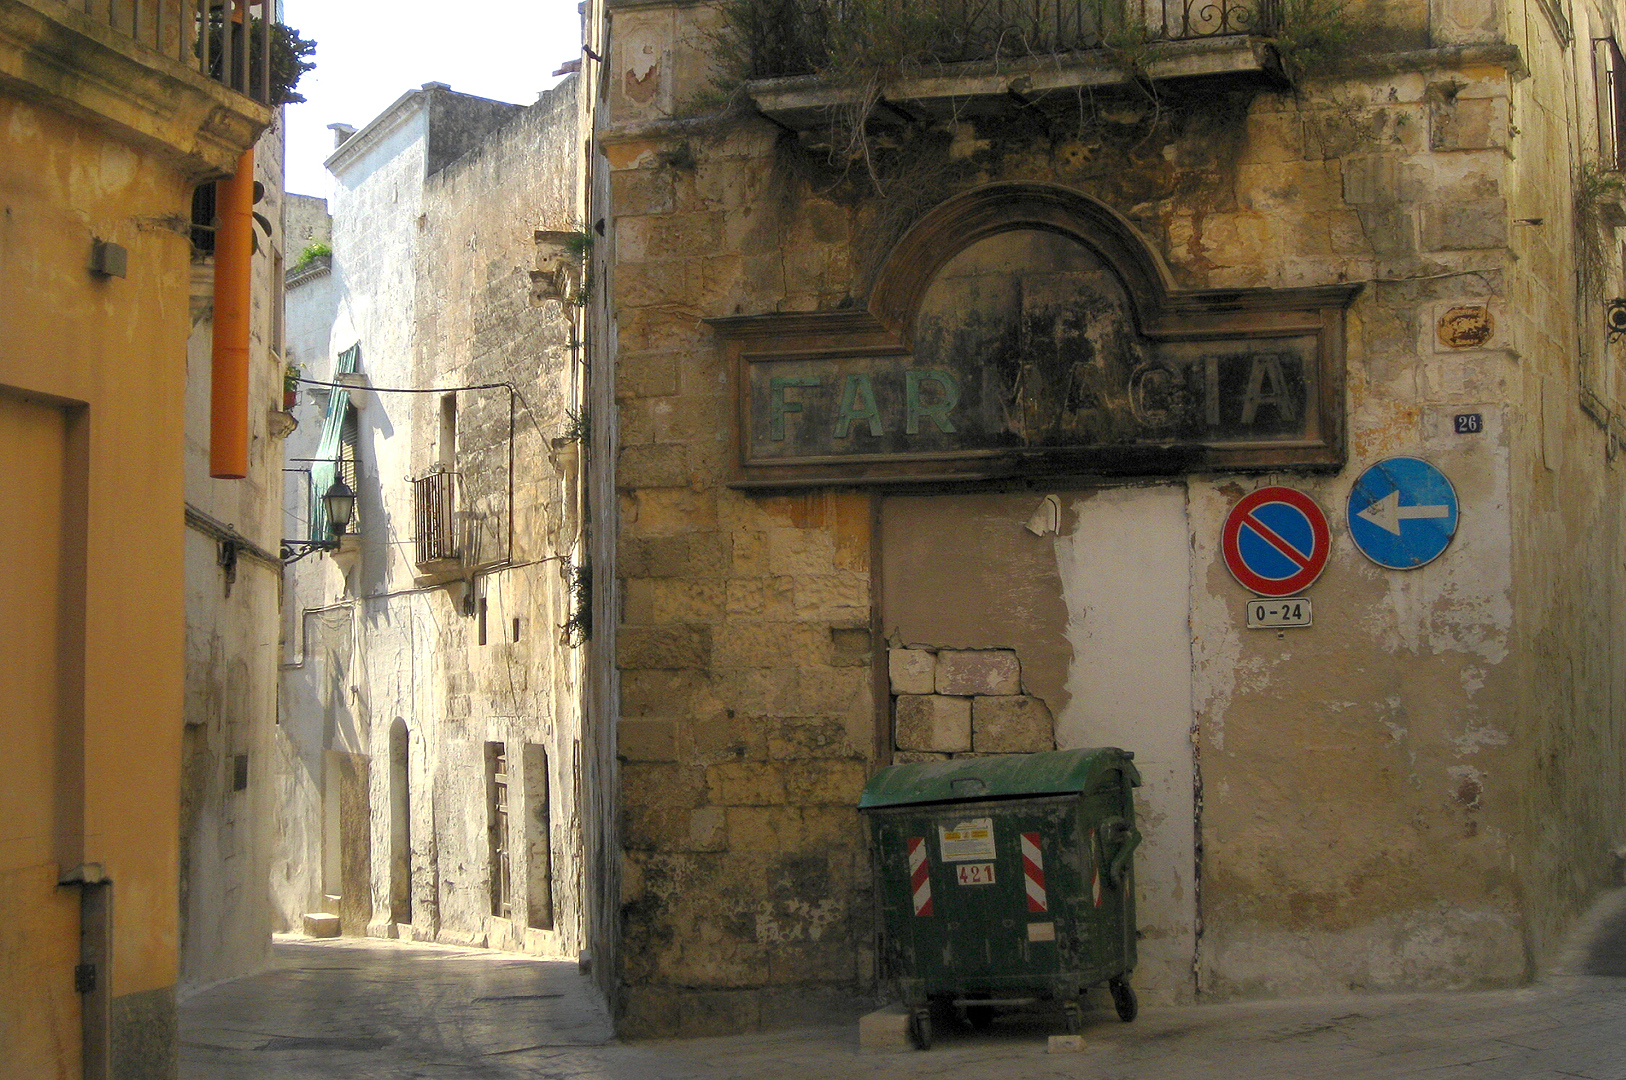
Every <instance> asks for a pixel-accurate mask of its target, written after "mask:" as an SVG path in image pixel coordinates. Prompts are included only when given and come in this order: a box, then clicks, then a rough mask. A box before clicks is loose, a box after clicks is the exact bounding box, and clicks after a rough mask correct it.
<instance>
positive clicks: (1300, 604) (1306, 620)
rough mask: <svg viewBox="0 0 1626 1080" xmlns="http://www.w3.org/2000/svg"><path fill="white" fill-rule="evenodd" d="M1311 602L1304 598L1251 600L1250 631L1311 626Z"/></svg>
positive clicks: (1249, 608) (1249, 611)
mask: <svg viewBox="0 0 1626 1080" xmlns="http://www.w3.org/2000/svg"><path fill="white" fill-rule="evenodd" d="M1310 623H1311V619H1310V601H1308V600H1306V599H1305V598H1304V597H1302V596H1295V597H1289V598H1287V599H1285V600H1249V601H1248V629H1250V630H1268V629H1273V628H1275V627H1278V626H1309V625H1310Z"/></svg>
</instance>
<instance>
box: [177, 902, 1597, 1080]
mask: <svg viewBox="0 0 1626 1080" xmlns="http://www.w3.org/2000/svg"><path fill="white" fill-rule="evenodd" d="M1623 910H1626V908H1623V907H1622V903H1621V900H1620V898H1619V897H1616V898H1614V899H1613V900H1612V901H1611V902H1610V903H1609V904H1606V905H1604V906H1603V907H1602V908H1600V913H1599V915H1597V916H1596V917H1595V919H1594V920H1593V925H1596V926H1598V927H1600V935H1599V936H1598V938H1597V940H1596V943H1594V944H1592V945H1591V946H1590V947H1588V948H1583V949H1579V950H1577V951H1576V952H1575V953H1574V954H1573V956H1572V957H1571V958H1570V960H1569V961H1568V962H1567V963H1566V965H1565V966H1566V968H1567V969H1568V970H1570V971H1575V972H1587V971H1604V972H1615V971H1623V970H1626V967H1622V963H1621V961H1622V957H1623V955H1626V953H1623V951H1622V944H1623V939H1626V918H1623V917H1622V914H1621V913H1622V911H1623ZM937 1028H938V1034H937V1040H936V1045H935V1046H934V1048H933V1049H932V1050H931V1051H929V1052H926V1053H910V1052H906V1053H892V1054H860V1053H859V1051H858V1028H857V1025H856V1023H853V1024H844V1025H829V1026H822V1027H809V1028H803V1029H795V1030H787V1031H778V1032H772V1033H768V1034H762V1035H750V1036H742V1037H736V1038H717V1039H695V1040H689V1041H682V1042H678V1041H652V1042H638V1043H630V1044H627V1043H618V1042H616V1041H614V1039H613V1038H612V1036H611V1032H610V1025H609V1019H608V1016H607V1014H606V1012H605V1010H604V1007H603V1004H602V1003H601V1002H600V1001H599V1000H598V997H597V995H596V994H595V992H594V990H593V988H592V985H591V983H590V982H589V981H588V980H587V979H586V978H584V977H583V976H581V975H580V974H578V972H577V971H576V968H575V965H573V964H569V963H562V962H555V961H539V960H532V959H527V958H524V957H519V956H515V955H513V954H510V953H498V952H488V951H484V950H478V949H454V948H448V947H444V946H436V945H418V944H406V943H399V942H391V941H373V940H357V939H344V940H336V941H308V940H305V939H301V938H279V939H278V940H277V943H276V945H275V949H274V963H273V967H272V969H271V970H269V971H267V972H265V973H263V974H260V975H256V976H252V977H250V978H245V979H239V980H236V981H234V982H231V983H227V984H225V985H222V986H218V987H215V988H214V989H212V990H208V991H205V992H203V993H201V994H198V995H196V996H195V997H192V998H190V999H188V1000H187V1001H186V1002H184V1003H183V1005H182V1009H181V1032H182V1039H183V1047H182V1056H181V1077H182V1080H251V1078H252V1080H373V1078H380V1080H381V1078H386V1077H387V1078H390V1080H397V1078H408V1077H436V1078H446V1080H461V1078H465V1077H467V1078H471V1080H474V1078H479V1080H510V1078H513V1080H520V1078H534V1080H543V1078H547V1080H690V1078H693V1080H701V1078H705V1080H713V1078H715V1080H722V1078H740V1080H746V1078H750V1080H755V1078H784V1080H801V1078H807V1080H815V1078H825V1077H829V1076H832V1075H840V1076H842V1077H843V1078H844V1080H866V1078H880V1077H888V1078H922V1080H925V1078H937V1077H990V1076H998V1077H1001V1078H1002V1080H1004V1078H1012V1080H1039V1078H1049V1077H1078V1076H1089V1077H1092V1078H1094V1077H1099V1078H1103V1080H1120V1078H1122V1080H1129V1078H1141V1077H1157V1078H1158V1080H1181V1078H1187V1077H1190V1078H1198V1077H1201V1078H1204V1080H1214V1078H1224V1077H1248V1078H1249V1080H1267V1078H1271V1077H1281V1078H1284V1080H1285V1078H1295V1080H1296V1078H1301V1077H1310V1076H1315V1077H1318V1078H1320V1077H1326V1078H1336V1080H1378V1078H1395V1080H1399V1078H1415V1077H1428V1078H1430V1080H1434V1078H1439V1080H1451V1078H1456V1077H1476V1078H1478V1077H1484V1078H1504V1077H1505V1078H1519V1080H1535V1078H1547V1077H1553V1078H1558V1077H1565V1078H1575V1077H1581V1078H1586V1080H1626V977H1621V976H1620V975H1616V974H1561V975H1554V976H1551V977H1549V978H1547V979H1546V980H1544V981H1542V982H1541V983H1538V984H1537V985H1535V986H1531V987H1528V988H1524V989H1519V990H1505V991H1495V992H1488V993H1472V994H1405V995H1381V996H1358V997H1357V996H1351V997H1342V998H1336V999H1320V1000H1313V1001H1294V1002H1288V1003H1282V1002H1252V1003H1247V1004H1229V1005H1204V1006H1197V1007H1191V1008H1167V1009H1158V1008H1143V1009H1142V1010H1141V1015H1140V1018H1139V1019H1138V1020H1136V1021H1135V1022H1134V1023H1133V1024H1121V1023H1119V1022H1118V1021H1117V1020H1116V1019H1115V1018H1114V1017H1113V1016H1112V1015H1111V1013H1110V1011H1108V1010H1107V1009H1106V1008H1104V1007H1103V1008H1102V1009H1101V1011H1099V1012H1097V1013H1096V1014H1094V1015H1092V1016H1091V1017H1090V1018H1089V1020H1088V1023H1087V1026H1086V1028H1085V1035H1084V1048H1083V1050H1081V1051H1078V1052H1072V1053H1060V1054H1052V1053H1049V1052H1047V1051H1048V1045H1049V1043H1048V1036H1049V1035H1051V1034H1053V1033H1055V1032H1057V1031H1059V1030H1060V1022H1059V1017H1057V1018H1048V1017H1042V1016H1034V1017H1027V1018H1018V1017H1009V1018H1002V1019H1000V1020H999V1021H997V1022H996V1023H995V1025H994V1027H993V1028H992V1029H991V1030H989V1031H987V1032H980V1033H978V1032H971V1031H968V1030H962V1029H959V1028H956V1027H955V1026H954V1025H953V1024H952V1023H948V1022H939V1023H938V1025H937Z"/></svg>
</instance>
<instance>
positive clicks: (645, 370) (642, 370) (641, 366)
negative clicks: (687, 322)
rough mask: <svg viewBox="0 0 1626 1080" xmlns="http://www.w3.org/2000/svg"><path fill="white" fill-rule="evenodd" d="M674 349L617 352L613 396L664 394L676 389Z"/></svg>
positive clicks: (657, 395)
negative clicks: (650, 351)
mask: <svg viewBox="0 0 1626 1080" xmlns="http://www.w3.org/2000/svg"><path fill="white" fill-rule="evenodd" d="M677 356H678V354H676V353H631V354H629V353H625V352H623V353H620V354H619V355H618V356H617V358H616V369H615V396H616V400H618V401H624V400H626V399H628V398H645V397H665V396H670V395H672V394H675V393H677V391H678V376H677V370H678V365H677Z"/></svg>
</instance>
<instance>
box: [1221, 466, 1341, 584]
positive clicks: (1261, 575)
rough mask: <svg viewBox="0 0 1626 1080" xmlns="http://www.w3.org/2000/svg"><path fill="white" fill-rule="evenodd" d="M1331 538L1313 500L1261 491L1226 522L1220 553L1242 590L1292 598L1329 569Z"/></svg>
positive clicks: (1296, 494) (1289, 493)
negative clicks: (1323, 571) (1326, 568)
mask: <svg viewBox="0 0 1626 1080" xmlns="http://www.w3.org/2000/svg"><path fill="white" fill-rule="evenodd" d="M1331 547H1332V536H1331V534H1330V533H1329V532H1328V530H1327V516H1326V515H1325V514H1323V513H1322V512H1321V507H1319V506H1317V505H1316V504H1315V500H1314V499H1312V498H1310V496H1308V495H1306V494H1304V492H1302V491H1295V490H1294V489H1293V488H1285V487H1265V488H1260V489H1259V490H1258V491H1254V492H1251V493H1249V494H1247V495H1244V496H1243V497H1242V498H1241V499H1240V500H1238V501H1237V504H1236V505H1235V506H1233V507H1231V512H1230V513H1229V514H1227V515H1226V517H1225V529H1224V531H1223V532H1222V533H1221V535H1220V550H1221V552H1222V553H1223V554H1224V556H1225V566H1226V568H1227V569H1229V570H1230V571H1231V576H1232V577H1234V578H1236V580H1237V582H1238V583H1239V584H1241V586H1242V587H1243V588H1244V589H1247V590H1249V591H1251V592H1255V593H1258V594H1259V595H1260V596H1292V595H1293V594H1294V593H1296V592H1299V591H1301V590H1303V589H1305V588H1308V587H1309V585H1310V583H1311V582H1313V581H1314V580H1315V579H1316V578H1318V577H1320V576H1321V571H1322V570H1323V569H1324V568H1325V567H1326V565H1327V553H1328V551H1330V550H1331Z"/></svg>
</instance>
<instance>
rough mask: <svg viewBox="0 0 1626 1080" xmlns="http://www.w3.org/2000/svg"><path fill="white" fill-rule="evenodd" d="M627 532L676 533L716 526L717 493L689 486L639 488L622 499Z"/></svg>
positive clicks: (658, 534)
mask: <svg viewBox="0 0 1626 1080" xmlns="http://www.w3.org/2000/svg"><path fill="white" fill-rule="evenodd" d="M621 524H622V527H623V529H625V530H626V533H629V534H635V535H640V536H673V535H676V534H678V533H692V532H702V531H705V532H710V531H713V530H715V529H716V527H717V495H716V492H714V491H694V490H691V489H688V488H640V489H639V490H637V491H635V492H633V493H631V494H630V495H626V496H623V497H622V499H621Z"/></svg>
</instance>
